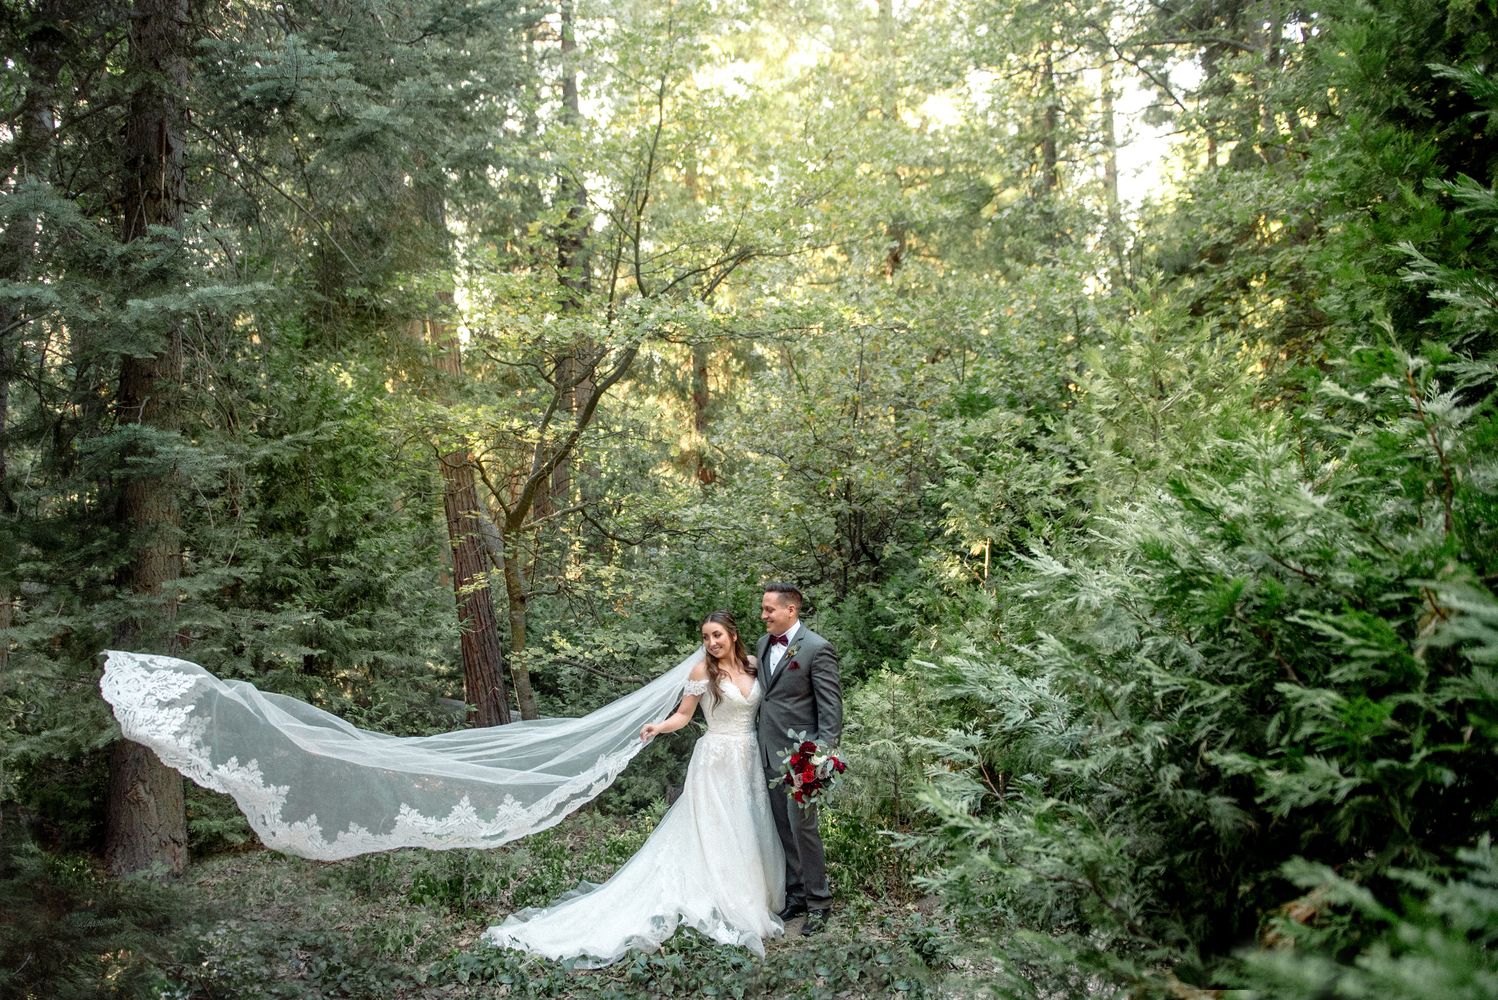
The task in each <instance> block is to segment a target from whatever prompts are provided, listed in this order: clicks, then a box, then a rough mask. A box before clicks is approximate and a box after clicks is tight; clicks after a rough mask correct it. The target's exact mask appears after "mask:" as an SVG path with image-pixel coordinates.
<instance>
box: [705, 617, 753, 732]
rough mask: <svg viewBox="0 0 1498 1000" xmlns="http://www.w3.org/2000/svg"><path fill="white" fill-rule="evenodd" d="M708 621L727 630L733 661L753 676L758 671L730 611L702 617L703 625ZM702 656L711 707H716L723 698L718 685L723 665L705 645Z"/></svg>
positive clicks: (721, 676)
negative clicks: (705, 666) (731, 645)
mask: <svg viewBox="0 0 1498 1000" xmlns="http://www.w3.org/2000/svg"><path fill="white" fill-rule="evenodd" d="M708 622H712V623H713V624H715V625H722V626H723V628H724V629H726V630H727V631H728V635H729V637H730V638H731V639H733V649H732V650H731V653H732V656H733V658H734V661H735V662H737V663H738V665H739V666H740V667H741V668H742V669H743V670H744V672H745V673H747V674H748V675H749V676H750V677H753V676H755V675H756V674H757V673H758V671H757V670H756V669H755V666H754V664H753V663H752V662H751V661H750V659H749V651H748V650H746V649H745V648H744V640H743V639H740V638H739V626H738V624H737V623H736V622H734V620H733V614H732V612H728V611H714V612H713V613H712V614H710V615H708V616H707V617H706V618H704V619H702V624H703V625H706V624H707V623H708ZM702 656H703V659H705V660H706V661H707V681H708V684H707V686H708V690H710V691H711V692H712V693H713V707H714V708H717V707H718V702H720V701H722V700H723V692H722V690H721V689H720V688H719V686H718V685H719V682H720V681H721V680H722V678H723V666H722V664H721V663H720V662H719V661H718V658H717V657H715V656H713V654H712V653H709V652H708V651H707V649H706V648H705V647H704V648H703V650H702Z"/></svg>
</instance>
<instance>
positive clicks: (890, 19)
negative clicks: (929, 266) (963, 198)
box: [879, 0, 910, 280]
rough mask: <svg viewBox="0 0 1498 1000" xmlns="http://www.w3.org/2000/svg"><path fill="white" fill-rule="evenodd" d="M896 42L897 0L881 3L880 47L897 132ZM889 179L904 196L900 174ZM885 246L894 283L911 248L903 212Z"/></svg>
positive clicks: (886, 103)
mask: <svg viewBox="0 0 1498 1000" xmlns="http://www.w3.org/2000/svg"><path fill="white" fill-rule="evenodd" d="M895 39H896V26H895V5H894V0H879V44H880V50H881V55H883V56H884V57H885V59H887V60H888V63H887V66H888V68H887V69H886V70H885V72H884V73H883V74H882V77H883V79H882V86H881V89H882V91H883V93H882V96H881V107H880V111H881V112H882V114H883V117H884V121H885V123H886V124H887V125H888V127H889V128H890V129H894V128H895V127H896V126H897V125H898V123H899V121H900V102H899V90H898V89H897V87H898V80H899V74H898V72H897V71H896V70H895V55H896V51H895ZM889 176H890V180H891V182H892V183H893V184H894V186H895V190H896V191H897V192H903V189H904V184H903V182H902V181H901V179H900V172H899V171H898V170H891V171H890V172H889ZM884 246H885V250H884V276H885V278H888V279H891V280H893V279H894V276H895V274H896V273H897V272H898V271H899V270H900V266H901V265H902V264H904V263H905V253H906V251H907V250H908V249H909V247H910V227H909V226H908V225H907V224H906V221H905V219H904V218H902V214H901V212H900V210H899V209H896V210H895V213H894V215H893V216H891V218H890V220H889V221H888V222H887V223H885V226H884Z"/></svg>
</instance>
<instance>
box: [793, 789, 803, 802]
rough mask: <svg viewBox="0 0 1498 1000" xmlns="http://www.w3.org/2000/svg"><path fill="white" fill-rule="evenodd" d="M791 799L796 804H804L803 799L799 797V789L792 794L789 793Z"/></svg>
mask: <svg viewBox="0 0 1498 1000" xmlns="http://www.w3.org/2000/svg"><path fill="white" fill-rule="evenodd" d="M791 798H793V799H795V800H796V801H797V802H805V801H806V800H805V799H804V798H802V797H801V790H800V789H799V788H798V789H796V790H795V791H794V792H792V793H791Z"/></svg>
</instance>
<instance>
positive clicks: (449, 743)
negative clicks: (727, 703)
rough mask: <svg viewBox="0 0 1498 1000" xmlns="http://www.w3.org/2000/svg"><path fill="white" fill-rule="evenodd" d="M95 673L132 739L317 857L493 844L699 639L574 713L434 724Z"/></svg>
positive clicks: (610, 765)
mask: <svg viewBox="0 0 1498 1000" xmlns="http://www.w3.org/2000/svg"><path fill="white" fill-rule="evenodd" d="M105 657H106V660H105V665H104V677H103V679H102V680H101V681H100V682H99V687H100V689H101V690H102V691H103V693H104V699H105V700H106V701H108V702H109V704H110V705H111V706H112V707H113V709H114V714H115V717H116V718H117V719H118V720H119V723H120V729H121V731H122V732H123V733H124V735H125V736H126V737H127V738H128V739H132V740H135V741H136V742H137V743H143V744H145V745H146V746H148V747H150V748H151V749H152V750H154V751H155V752H156V755H157V756H158V757H160V758H161V759H162V761H164V762H165V763H166V764H168V765H170V766H171V767H174V768H176V769H177V770H178V771H181V772H182V773H183V774H185V775H186V776H187V777H189V778H191V779H192V780H193V781H195V782H197V783H198V784H200V785H202V786H203V787H204V788H211V789H213V790H214V791H219V792H226V793H227V794H229V795H231V796H233V798H234V801H235V802H236V803H238V805H239V808H240V809H242V810H243V811H244V814H245V816H246V817H247V818H248V819H249V821H250V826H252V827H253V828H254V830H255V832H256V833H257V834H258V835H259V836H260V839H261V840H262V841H264V842H265V844H266V846H267V847H271V848H274V849H275V850H278V851H283V852H285V853H287V854H296V855H300V856H301V857H304V858H315V859H318V860H323V861H331V860H336V859H338V858H348V857H352V856H354V855H356V854H365V853H368V852H370V851H386V850H391V849H393V848H397V847H431V848H453V847H494V846H496V845H498V844H503V843H505V842H506V841H510V840H514V839H516V838H517V837H523V836H525V835H526V834H528V833H534V832H535V831H537V830H544V829H545V828H546V827H549V826H552V825H553V824H555V823H557V822H558V821H559V820H561V819H562V818H563V817H564V816H566V815H567V814H568V813H570V812H572V811H573V810H574V809H576V808H577V807H578V806H580V805H582V804H583V803H585V802H587V801H588V800H589V799H591V798H593V797H594V796H596V795H597V794H598V793H600V792H601V791H603V790H604V789H605V788H607V787H608V785H609V784H610V783H611V782H612V781H613V780H614V778H615V777H617V776H618V774H619V772H620V771H622V770H623V769H624V766H625V765H626V764H628V763H629V761H630V759H631V758H633V757H634V755H635V754H636V753H638V752H639V751H640V749H641V747H642V744H641V742H640V736H639V733H640V727H641V726H643V725H644V724H645V723H647V722H655V721H658V720H660V719H663V718H665V717H666V716H667V715H668V714H669V713H670V712H671V710H672V709H674V708H675V707H676V704H677V702H678V701H679V699H680V697H681V693H682V685H683V684H684V683H685V681H686V679H687V675H688V674H689V673H690V672H691V668H692V664H693V663H694V662H696V661H697V660H699V659H701V658H702V650H701V648H700V647H699V648H698V650H697V651H696V652H694V653H692V655H690V656H688V657H687V658H686V659H684V660H682V661H681V662H680V663H678V664H677V665H676V666H675V667H672V668H671V669H670V670H668V671H667V672H666V673H664V674H662V675H661V676H660V677H657V678H656V679H655V680H653V681H651V682H650V683H649V684H646V685H645V686H644V687H642V688H640V689H639V690H637V691H634V692H632V693H631V694H628V695H625V696H624V697H623V698H620V699H618V700H617V701H614V702H611V703H609V704H607V705H605V706H603V707H602V708H600V709H598V710H597V711H595V712H592V713H590V714H588V715H585V716H582V717H581V718H575V719H534V720H531V721H526V722H514V723H511V724H510V725H507V726H493V727H488V728H483V729H463V730H459V731H457V732H451V733H442V734H440V735H437V736H415V737H400V736H387V735H383V734H381V733H373V732H369V731H367V730H363V729H359V728H357V727H355V726H352V725H350V724H349V723H347V722H345V721H343V720H342V719H340V718H338V717H337V716H335V715H330V714H329V713H327V712H324V711H322V710H321V709H318V708H314V707H313V706H311V705H308V704H306V703H305V702H301V701H298V700H297V699H295V698H288V697H286V696H284V695H277V694H267V693H266V692H263V691H259V690H257V689H256V688H255V687H254V686H253V685H250V684H246V683H244V682H243V681H226V680H220V679H219V678H217V677H215V676H213V675H212V674H210V673H209V672H208V671H206V670H204V669H203V668H202V667H200V666H198V665H197V664H196V663H189V662H187V661H186V660H179V659H175V658H173V657H169V656H154V655H147V654H142V653H123V652H116V651H113V650H111V651H107V652H106V653H105Z"/></svg>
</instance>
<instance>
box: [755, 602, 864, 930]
mask: <svg viewBox="0 0 1498 1000" xmlns="http://www.w3.org/2000/svg"><path fill="white" fill-rule="evenodd" d="M804 603H805V602H804V601H803V600H802V598H801V591H799V590H797V589H796V588H795V587H793V586H791V585H790V584H788V583H767V584H765V594H764V598H763V599H762V600H761V601H760V606H759V617H760V619H761V620H763V621H764V623H765V635H764V637H762V638H761V639H760V640H759V650H758V652H759V674H760V685H761V687H762V688H763V689H764V692H765V693H764V697H763V698H762V700H761V701H760V705H759V723H758V724H759V746H760V754H761V756H762V757H763V761H764V765H765V773H766V774H767V775H769V779H770V780H771V781H775V780H777V779H779V778H781V777H782V776H783V769H782V764H781V761H780V755H781V753H782V752H783V751H784V750H785V749H786V748H787V747H790V746H791V745H792V744H793V743H794V742H795V740H793V739H792V737H791V736H789V735H787V731H790V732H796V733H803V732H804V733H806V737H807V739H810V740H814V741H815V742H816V744H817V747H818V748H819V749H820V750H821V751H822V752H823V753H825V752H827V751H828V750H830V749H832V747H834V746H836V745H837V742H838V740H839V739H840V738H841V737H842V734H843V689H842V685H841V683H840V682H839V680H838V675H837V650H836V649H834V648H833V646H832V643H830V642H828V641H827V640H826V639H823V638H822V637H821V636H819V635H817V634H816V633H815V632H813V631H812V630H811V629H809V628H807V627H806V626H805V625H803V624H801V608H802V606H803V604H804ZM770 810H771V811H772V812H773V813H774V814H775V829H776V831H777V832H778V833H779V834H780V843H781V844H782V845H784V847H785V909H783V910H781V911H780V914H779V916H780V919H781V920H790V919H791V918H792V917H796V916H800V915H801V914H803V913H804V914H806V920H805V922H804V923H803V924H802V925H801V933H802V934H815V933H816V932H817V931H819V930H821V929H822V928H823V927H825V926H827V917H828V914H830V913H831V912H832V889H831V888H830V887H829V886H828V884H827V862H826V859H825V857H824V856H823V852H822V835H821V833H820V832H818V830H817V807H816V806H815V805H807V806H806V807H804V808H802V807H801V806H798V805H796V804H795V803H794V802H792V801H791V797H790V796H789V795H786V794H785V792H784V791H783V790H782V789H779V788H775V789H772V790H771V792H770Z"/></svg>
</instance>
